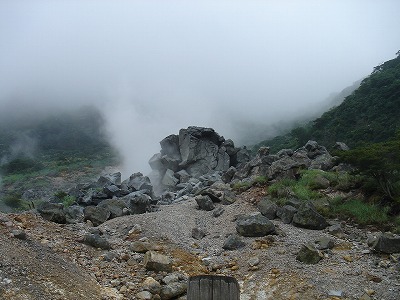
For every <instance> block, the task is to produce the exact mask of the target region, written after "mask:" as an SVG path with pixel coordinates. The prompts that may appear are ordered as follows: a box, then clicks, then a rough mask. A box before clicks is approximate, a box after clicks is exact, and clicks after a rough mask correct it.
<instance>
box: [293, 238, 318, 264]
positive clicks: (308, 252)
mask: <svg viewBox="0 0 400 300" xmlns="http://www.w3.org/2000/svg"><path fill="white" fill-rule="evenodd" d="M322 257H323V256H322V255H321V253H320V252H319V251H318V250H317V249H316V248H315V247H314V245H312V244H310V243H307V244H305V245H303V246H302V247H301V249H300V251H299V252H298V253H297V256H296V259H297V260H298V261H300V262H302V263H305V264H313V265H314V264H316V263H318V262H319V261H320V260H321V259H322Z"/></svg>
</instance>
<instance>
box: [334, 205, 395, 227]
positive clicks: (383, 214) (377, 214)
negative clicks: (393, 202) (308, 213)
mask: <svg viewBox="0 0 400 300" xmlns="http://www.w3.org/2000/svg"><path fill="white" fill-rule="evenodd" d="M331 208H332V212H331V214H332V215H333V216H340V217H341V218H343V217H348V218H351V219H352V220H353V221H355V222H356V223H358V224H360V225H369V224H377V225H382V224H385V223H387V222H389V220H390V218H389V215H388V212H389V208H388V207H381V206H379V205H376V204H370V203H366V202H364V201H362V200H360V199H350V200H348V201H344V200H342V199H336V200H335V201H333V202H332V203H331Z"/></svg>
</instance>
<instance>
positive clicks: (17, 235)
mask: <svg viewBox="0 0 400 300" xmlns="http://www.w3.org/2000/svg"><path fill="white" fill-rule="evenodd" d="M11 234H12V235H13V236H14V237H15V238H17V239H19V240H26V233H25V231H23V230H20V229H14V230H12V231H11Z"/></svg>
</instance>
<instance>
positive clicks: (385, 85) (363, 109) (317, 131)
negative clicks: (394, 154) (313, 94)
mask: <svg viewBox="0 0 400 300" xmlns="http://www.w3.org/2000/svg"><path fill="white" fill-rule="evenodd" d="M399 129H400V55H398V56H397V57H396V58H394V59H392V60H389V61H387V62H385V63H383V64H381V65H379V66H377V67H375V68H374V71H373V72H372V74H371V75H370V76H368V77H367V78H366V79H364V80H363V81H362V82H361V85H360V87H359V88H358V89H357V90H355V91H354V92H353V93H352V94H351V95H349V96H347V97H346V98H345V100H344V101H343V102H342V103H341V104H340V105H338V106H337V107H334V108H332V109H331V110H329V111H327V112H325V113H324V114H323V115H322V116H321V117H319V118H317V119H316V120H314V121H313V122H310V123H309V124H307V125H306V126H303V127H298V128H295V129H293V130H292V131H291V132H289V133H288V134H286V135H283V136H278V137H275V138H274V139H271V140H267V141H263V142H262V143H260V144H259V145H257V146H261V145H268V146H271V148H272V150H273V151H276V150H279V149H282V148H297V147H299V146H301V145H302V144H304V142H305V141H307V140H309V139H312V140H316V141H317V142H318V143H320V144H322V145H325V146H327V147H331V146H333V145H334V144H335V142H337V141H341V142H345V143H346V144H348V145H349V146H350V147H356V146H359V145H362V144H364V143H368V142H381V141H386V140H388V139H390V138H392V137H393V136H394V135H395V133H396V131H398V130H399Z"/></svg>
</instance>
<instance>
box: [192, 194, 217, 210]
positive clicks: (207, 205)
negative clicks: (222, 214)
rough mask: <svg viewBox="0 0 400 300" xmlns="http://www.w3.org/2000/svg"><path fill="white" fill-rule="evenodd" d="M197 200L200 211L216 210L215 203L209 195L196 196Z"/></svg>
mask: <svg viewBox="0 0 400 300" xmlns="http://www.w3.org/2000/svg"><path fill="white" fill-rule="evenodd" d="M195 200H196V202H197V205H198V206H199V209H201V210H208V211H210V210H213V209H214V208H215V205H214V202H213V201H212V200H211V198H210V197H209V196H207V195H205V196H201V195H199V196H196V197H195Z"/></svg>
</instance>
